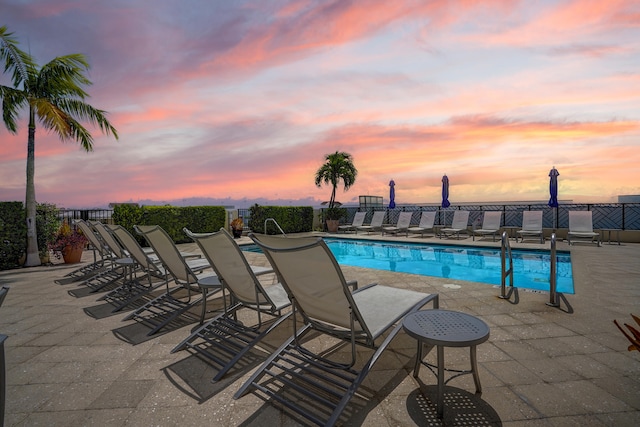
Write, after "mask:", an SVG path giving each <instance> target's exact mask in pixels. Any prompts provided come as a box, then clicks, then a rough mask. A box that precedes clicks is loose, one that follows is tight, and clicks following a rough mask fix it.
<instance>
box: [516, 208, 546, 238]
mask: <svg viewBox="0 0 640 427" xmlns="http://www.w3.org/2000/svg"><path fill="white" fill-rule="evenodd" d="M518 237H520V241H521V242H524V239H525V238H526V237H536V238H539V239H540V243H544V234H543V233H542V211H524V212H522V229H521V230H518V231H517V232H516V242H517V241H518Z"/></svg>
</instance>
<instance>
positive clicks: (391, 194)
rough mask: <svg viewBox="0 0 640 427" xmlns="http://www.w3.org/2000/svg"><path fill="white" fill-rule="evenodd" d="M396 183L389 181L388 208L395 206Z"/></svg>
mask: <svg viewBox="0 0 640 427" xmlns="http://www.w3.org/2000/svg"><path fill="white" fill-rule="evenodd" d="M395 187H396V183H395V182H393V180H391V181H389V209H393V208H395V207H396V188H395Z"/></svg>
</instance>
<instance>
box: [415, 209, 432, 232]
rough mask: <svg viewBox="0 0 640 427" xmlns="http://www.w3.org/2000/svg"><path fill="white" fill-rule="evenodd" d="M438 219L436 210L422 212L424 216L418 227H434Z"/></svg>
mask: <svg viewBox="0 0 640 427" xmlns="http://www.w3.org/2000/svg"><path fill="white" fill-rule="evenodd" d="M435 221H436V212H435V211H430V212H422V216H421V217H420V224H419V225H418V227H420V228H433V223H434V222H435Z"/></svg>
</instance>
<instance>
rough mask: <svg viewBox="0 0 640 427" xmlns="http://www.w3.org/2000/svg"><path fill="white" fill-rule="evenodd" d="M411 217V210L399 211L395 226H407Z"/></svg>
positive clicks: (401, 227) (402, 227)
mask: <svg viewBox="0 0 640 427" xmlns="http://www.w3.org/2000/svg"><path fill="white" fill-rule="evenodd" d="M411 217H413V212H400V216H398V223H397V224H396V227H398V228H400V229H404V228H409V226H410V225H411Z"/></svg>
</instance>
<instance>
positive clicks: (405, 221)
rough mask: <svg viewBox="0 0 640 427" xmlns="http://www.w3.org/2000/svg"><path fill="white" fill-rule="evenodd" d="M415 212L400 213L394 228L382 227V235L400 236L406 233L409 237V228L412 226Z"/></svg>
mask: <svg viewBox="0 0 640 427" xmlns="http://www.w3.org/2000/svg"><path fill="white" fill-rule="evenodd" d="M412 216H413V212H400V215H398V222H397V223H396V225H394V226H390V227H382V235H383V236H384V234H385V233H387V234H400V233H405V235H406V236H409V226H410V225H411V217H412Z"/></svg>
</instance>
